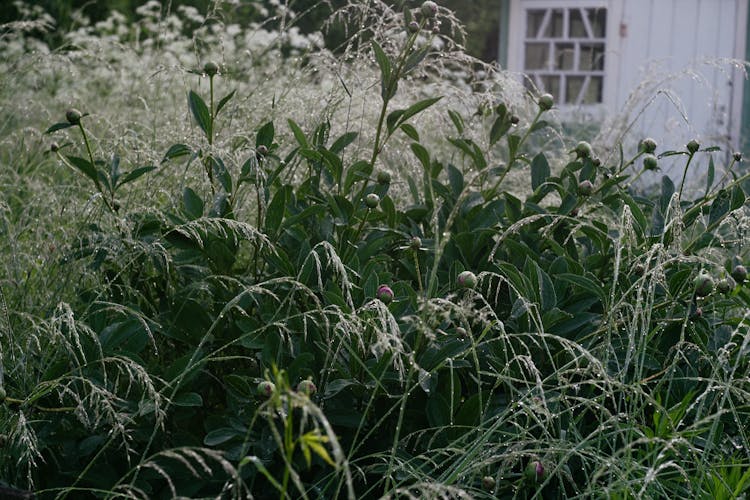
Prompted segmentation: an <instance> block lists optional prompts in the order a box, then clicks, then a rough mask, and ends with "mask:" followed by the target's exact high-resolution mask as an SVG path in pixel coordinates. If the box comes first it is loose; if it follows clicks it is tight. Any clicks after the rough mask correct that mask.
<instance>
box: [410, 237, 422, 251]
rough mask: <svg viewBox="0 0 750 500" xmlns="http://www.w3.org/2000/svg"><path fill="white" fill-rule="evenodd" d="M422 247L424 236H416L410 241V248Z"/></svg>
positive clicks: (417, 248)
mask: <svg viewBox="0 0 750 500" xmlns="http://www.w3.org/2000/svg"><path fill="white" fill-rule="evenodd" d="M421 247H422V238H420V237H419V236H414V237H413V238H412V239H411V241H409V248H411V249H412V250H419V249H420V248H421Z"/></svg>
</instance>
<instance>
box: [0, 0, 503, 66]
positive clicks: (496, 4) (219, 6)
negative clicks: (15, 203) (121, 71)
mask: <svg viewBox="0 0 750 500" xmlns="http://www.w3.org/2000/svg"><path fill="white" fill-rule="evenodd" d="M386 2H387V3H390V4H393V5H394V7H396V8H398V9H400V8H402V6H403V4H404V3H406V4H409V6H410V7H418V6H419V4H420V2H419V1H416V0H395V1H394V0H386ZM2 3H3V4H6V5H4V6H3V8H2V9H0V24H4V23H7V22H12V21H18V20H21V19H22V17H23V15H22V10H21V9H19V8H18V7H17V5H16V2H12V3H11V2H10V1H8V0H4V1H3V2H2ZM145 3H147V0H108V1H106V2H100V1H91V0H26V1H25V2H24V4H25V5H27V6H38V7H41V8H43V9H44V10H45V11H46V12H47V13H49V14H50V15H51V16H52V17H53V18H54V19H55V20H56V23H57V24H56V26H55V30H54V31H51V32H49V33H40V34H39V36H40V37H41V38H43V39H44V41H45V42H47V43H48V44H50V45H51V46H57V45H59V44H60V42H61V41H62V34H63V33H65V32H68V31H70V30H71V29H75V28H76V27H78V25H79V23H80V19H81V18H82V17H83V18H87V19H89V20H90V21H91V22H96V21H100V20H103V19H105V18H106V17H107V16H108V14H109V13H110V12H111V11H113V10H116V11H118V12H120V13H121V14H123V15H124V16H125V17H126V18H127V19H129V20H133V19H135V18H136V17H137V14H136V9H137V8H138V7H139V6H141V5H143V4H145ZM161 3H162V10H163V12H168V11H174V10H175V9H177V8H178V7H179V6H181V5H185V6H193V7H195V8H197V9H198V10H199V11H200V12H201V13H203V14H206V13H209V12H212V11H214V12H219V11H220V12H221V15H222V18H223V20H224V21H225V22H232V23H238V24H240V25H247V24H248V23H251V22H262V21H264V18H263V14H262V12H261V10H260V9H258V5H259V4H261V5H262V4H265V3H269V0H261V1H257V2H249V1H247V0H239V1H233V2H222V1H218V2H217V1H216V0H163V1H162V2H161ZM345 3H346V0H323V1H321V0H291V1H290V5H291V6H292V8H293V9H294V10H295V11H296V12H304V11H307V10H308V9H309V10H310V12H309V13H308V14H307V15H306V16H305V18H304V20H303V21H302V22H301V23H300V25H299V27H300V29H301V30H302V31H303V32H311V31H316V30H318V29H320V27H321V26H322V24H323V22H324V21H325V20H326V19H327V18H328V16H329V14H330V12H331V10H332V9H336V8H338V7H340V6H342V5H343V4H345ZM500 3H501V0H438V4H439V5H441V6H443V7H447V8H449V9H451V10H452V11H454V12H455V13H456V16H457V17H458V18H459V19H460V20H461V21H462V22H463V23H464V26H465V28H466V33H467V39H466V40H465V46H466V50H467V52H468V53H469V54H471V55H473V56H474V57H477V58H480V59H482V60H484V61H488V62H489V61H494V60H496V59H497V50H498V26H499V17H500ZM78 14H83V16H81V15H78ZM341 36H342V35H341V32H340V31H337V30H333V31H332V32H330V33H329V34H328V38H329V40H328V42H329V44H330V45H332V46H335V45H336V42H337V41H339V40H338V38H340V37H341Z"/></svg>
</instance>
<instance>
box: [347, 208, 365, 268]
mask: <svg viewBox="0 0 750 500" xmlns="http://www.w3.org/2000/svg"><path fill="white" fill-rule="evenodd" d="M370 210H371V209H370V208H369V207H368V208H367V212H365V216H364V217H362V221H361V222H360V223H359V226H358V227H357V231H356V232H355V233H354V238H352V240H351V243H352V246H353V247H355V248H356V246H357V242H358V241H359V235H360V234H362V229H363V228H364V227H365V223H366V222H367V217H368V216H369V215H370ZM343 243H344V245H346V236H344V241H343ZM342 251H343V256H344V258H343V260H344V262H346V260H347V258H348V257H349V247H344V248H342Z"/></svg>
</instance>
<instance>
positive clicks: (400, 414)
mask: <svg viewBox="0 0 750 500" xmlns="http://www.w3.org/2000/svg"><path fill="white" fill-rule="evenodd" d="M413 371H414V364H413V363H411V368H409V373H408V374H407V376H406V383H405V384H404V387H406V388H407V389H408V387H409V384H410V383H411V376H412V373H413ZM409 393H410V391H407V392H406V393H405V394H404V395H403V398H402V399H401V408H399V410H398V422H397V423H396V431H395V432H394V433H393V445H392V447H391V456H390V459H389V460H388V472H386V474H385V481H386V482H385V492H388V491H389V490H390V489H391V482H392V481H393V477H392V474H393V462H394V461H395V459H396V448H397V447H398V440H399V439H400V437H401V426H402V425H403V423H404V415H405V414H406V401H407V400H408V399H409Z"/></svg>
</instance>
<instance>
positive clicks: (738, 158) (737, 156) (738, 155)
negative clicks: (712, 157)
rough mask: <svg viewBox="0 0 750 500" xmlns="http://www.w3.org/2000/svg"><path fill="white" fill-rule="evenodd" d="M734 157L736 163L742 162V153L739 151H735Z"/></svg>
mask: <svg viewBox="0 0 750 500" xmlns="http://www.w3.org/2000/svg"><path fill="white" fill-rule="evenodd" d="M732 156H733V157H734V161H742V153H740V152H739V151H735V152H734V155H732Z"/></svg>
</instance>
